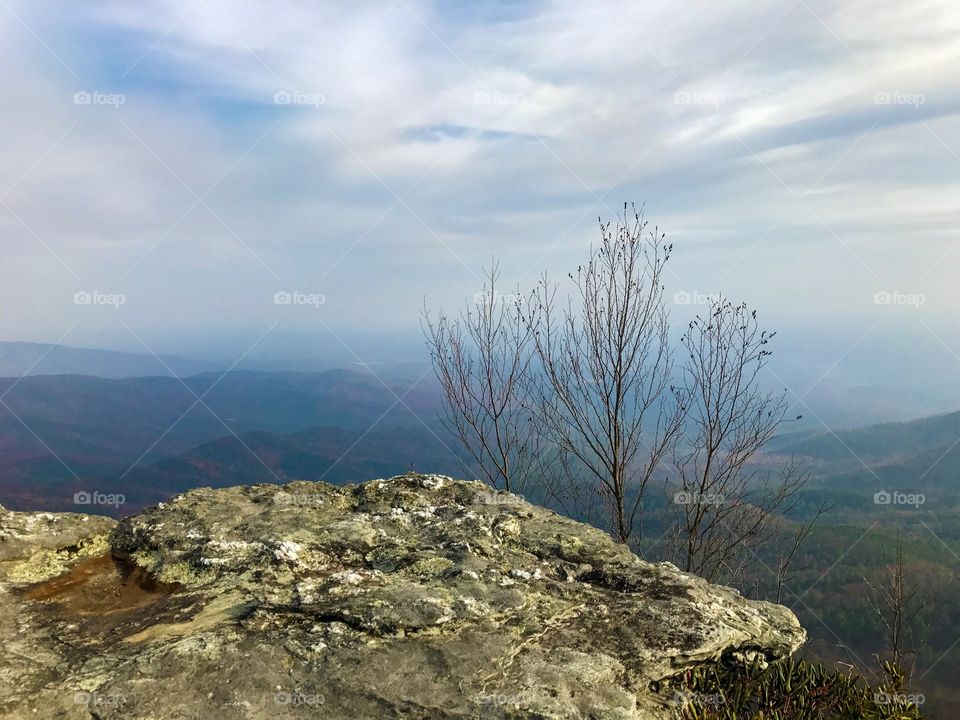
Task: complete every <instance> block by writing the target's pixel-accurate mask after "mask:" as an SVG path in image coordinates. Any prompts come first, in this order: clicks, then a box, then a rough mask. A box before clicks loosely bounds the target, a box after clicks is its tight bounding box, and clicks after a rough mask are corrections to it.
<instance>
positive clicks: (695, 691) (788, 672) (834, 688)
mask: <svg viewBox="0 0 960 720" xmlns="http://www.w3.org/2000/svg"><path fill="white" fill-rule="evenodd" d="M883 670H884V673H885V675H886V679H885V680H884V681H883V682H881V683H878V684H876V685H872V686H871V685H870V684H869V683H868V682H866V681H865V680H864V679H863V678H862V677H860V676H859V675H857V674H850V675H847V674H844V673H842V672H838V671H837V670H831V669H828V668H826V667H824V666H823V665H819V664H812V663H808V662H804V661H802V660H793V659H790V660H785V661H782V662H780V663H776V664H774V665H771V666H770V667H769V668H767V669H766V670H763V669H761V668H760V667H759V666H757V665H754V666H753V667H751V668H748V669H744V668H709V669H704V670H700V671H696V672H690V673H687V674H686V675H685V676H683V677H682V678H681V679H680V682H679V683H678V684H677V685H676V686H674V688H673V691H674V695H673V700H672V703H673V705H674V706H675V707H676V713H675V714H676V717H677V718H682V719H683V720H820V719H822V718H837V719H838V720H923V717H924V716H923V714H922V713H921V712H920V708H919V705H921V704H922V703H923V700H924V698H923V696H922V695H914V694H911V693H909V692H907V691H906V690H905V689H904V687H905V683H904V680H903V674H902V673H901V672H900V671H899V670H898V669H897V668H895V667H894V666H892V665H890V664H884V666H883Z"/></svg>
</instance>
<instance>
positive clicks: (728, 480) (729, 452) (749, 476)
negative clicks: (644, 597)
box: [667, 298, 806, 580]
mask: <svg viewBox="0 0 960 720" xmlns="http://www.w3.org/2000/svg"><path fill="white" fill-rule="evenodd" d="M773 336H774V333H768V332H767V331H765V330H760V329H759V328H758V326H757V321H756V311H752V312H751V311H750V310H749V309H748V308H747V306H746V305H742V304H741V305H734V304H732V303H731V302H729V301H727V300H725V299H722V298H719V299H714V300H711V302H710V306H709V308H708V311H707V312H706V313H704V315H703V316H700V315H698V316H697V317H696V319H694V320H693V321H692V322H690V324H689V325H688V327H687V330H686V331H685V333H684V335H683V338H682V344H683V349H684V351H685V352H686V359H685V362H684V364H683V370H682V377H681V379H680V383H679V385H678V386H677V387H675V388H674V391H675V392H676V393H677V396H678V398H679V402H680V405H681V407H682V408H683V413H684V421H683V424H684V435H683V439H682V440H683V441H682V442H678V443H677V444H676V445H675V446H674V447H673V448H672V466H673V470H674V472H675V476H676V481H677V484H678V492H676V494H675V495H674V498H673V500H674V502H673V504H672V507H673V509H674V516H675V519H674V526H673V529H672V532H671V533H670V536H669V538H668V542H667V548H668V553H669V555H670V556H671V558H672V559H673V560H674V561H675V562H677V564H679V565H680V566H681V567H682V568H683V569H684V570H687V571H688V572H693V573H696V574H698V575H701V576H703V577H706V578H708V579H713V580H715V579H718V578H720V577H721V576H726V577H728V578H730V577H731V576H737V575H739V574H740V573H741V572H742V571H743V570H744V568H745V566H746V564H747V560H746V559H747V557H748V556H747V555H746V554H745V553H743V551H745V550H747V549H749V548H751V547H753V546H755V545H756V544H758V543H760V542H763V540H765V539H766V538H767V537H769V534H770V531H771V530H772V528H773V527H774V526H775V525H774V522H773V521H774V520H775V518H776V515H777V514H782V513H784V512H787V511H788V510H789V509H790V508H791V507H792V505H793V503H794V502H795V496H796V493H797V491H798V490H799V489H800V488H801V487H802V485H803V483H804V482H805V480H806V473H805V471H804V468H803V466H802V465H800V464H797V463H793V462H791V463H788V464H787V465H786V466H784V467H783V468H782V469H781V471H780V473H779V475H778V478H777V479H775V480H773V481H770V479H769V477H768V476H767V474H766V473H763V472H761V471H760V470H758V469H756V468H755V467H753V466H752V465H750V464H749V463H750V461H751V460H753V459H754V458H755V456H756V454H757V452H758V451H759V450H760V448H761V447H762V446H763V445H764V444H765V443H766V442H767V441H768V440H769V439H770V438H771V437H772V436H773V434H774V432H775V431H776V429H777V428H778V427H779V425H780V423H781V422H782V421H783V419H784V415H785V413H786V410H787V404H786V402H785V392H784V393H782V394H775V393H767V392H764V391H763V390H762V389H761V387H760V384H759V382H758V376H759V373H760V371H761V369H762V368H763V366H764V365H765V363H766V358H767V357H768V356H769V355H770V350H769V349H768V347H767V346H768V343H769V342H770V340H771V339H772V338H773Z"/></svg>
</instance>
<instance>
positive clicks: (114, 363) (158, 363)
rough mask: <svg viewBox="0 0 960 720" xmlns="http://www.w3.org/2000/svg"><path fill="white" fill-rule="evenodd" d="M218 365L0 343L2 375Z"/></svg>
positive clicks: (126, 373) (124, 373)
mask: <svg viewBox="0 0 960 720" xmlns="http://www.w3.org/2000/svg"><path fill="white" fill-rule="evenodd" d="M216 369H217V368H216V366H215V365H212V364H210V363H204V362H201V361H198V360H186V359H184V358H180V357H173V356H160V357H159V358H157V357H154V356H153V355H149V354H135V353H125V352H117V351H114V350H92V349H86V348H75V347H68V346H66V345H44V344H41V343H28V342H0V377H21V376H23V375H93V376H97V377H102V378H127V377H148V376H154V375H155V376H166V377H187V376H188V375H196V374H197V373H201V372H208V371H212V370H216Z"/></svg>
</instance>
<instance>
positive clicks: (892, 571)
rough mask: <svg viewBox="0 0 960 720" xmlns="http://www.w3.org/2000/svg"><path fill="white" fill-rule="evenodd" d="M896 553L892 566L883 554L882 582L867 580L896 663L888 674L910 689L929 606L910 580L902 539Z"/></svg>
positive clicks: (893, 663)
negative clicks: (919, 629) (920, 622)
mask: <svg viewBox="0 0 960 720" xmlns="http://www.w3.org/2000/svg"><path fill="white" fill-rule="evenodd" d="M894 553H895V556H894V559H893V561H892V563H888V562H887V554H886V550H884V551H883V555H882V565H883V577H882V579H881V580H880V582H879V583H876V584H874V583H871V582H870V581H869V580H867V579H866V578H864V582H865V583H866V584H867V587H868V588H869V589H870V595H871V597H872V600H873V611H874V612H875V613H876V615H877V617H878V618H879V619H880V622H881V624H882V625H883V629H884V640H885V645H886V650H887V652H888V653H889V656H890V663H891V664H892V667H891V668H889V669H888V671H887V672H888V674H893V675H894V676H895V678H896V677H899V678H902V680H903V683H904V687H905V688H909V687H910V682H911V678H912V676H913V671H914V669H915V667H916V662H917V654H918V653H919V650H920V642H919V640H918V638H917V637H916V636H915V633H914V624H915V622H916V619H917V616H918V615H919V614H920V613H921V612H922V611H923V609H924V607H925V604H926V603H925V601H924V598H923V596H922V595H921V591H920V585H919V584H918V583H915V582H914V583H911V582H910V580H909V579H908V578H907V577H906V573H905V567H904V561H903V543H902V542H901V541H900V538H899V537H898V538H897V543H896V548H895V551H894ZM881 664H882V663H881ZM885 667H888V666H885Z"/></svg>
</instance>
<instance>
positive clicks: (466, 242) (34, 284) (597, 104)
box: [0, 0, 960, 414]
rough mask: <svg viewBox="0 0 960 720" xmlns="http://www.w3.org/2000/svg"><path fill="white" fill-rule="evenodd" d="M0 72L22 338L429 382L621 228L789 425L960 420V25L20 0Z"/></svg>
mask: <svg viewBox="0 0 960 720" xmlns="http://www.w3.org/2000/svg"><path fill="white" fill-rule="evenodd" d="M0 64H2V67H3V68H4V71H3V74H4V79H3V94H2V97H0V132H2V133H3V136H4V140H5V141H4V142H3V143H2V144H0V154H2V162H0V243H2V248H3V257H4V260H5V261H4V262H3V263H2V265H0V304H2V308H3V312H2V315H0V339H6V340H27V341H35V342H61V343H65V344H72V345H80V346H91V347H110V348H118V349H125V350H132V351H150V352H154V351H155V352H162V353H176V354H182V355H187V356H191V355H193V356H201V355H206V356H218V357H221V358H222V359H223V361H224V363H227V362H230V361H231V358H233V359H237V358H239V357H241V356H242V355H244V354H245V353H254V354H255V353H258V352H268V350H267V349H268V348H273V351H274V352H275V353H277V354H282V353H283V352H286V351H289V349H290V348H291V347H300V348H301V349H304V348H307V349H310V348H314V347H323V348H329V347H331V346H332V347H337V348H339V350H340V351H341V352H342V353H345V354H346V355H347V356H349V355H354V356H356V355H361V354H365V353H367V352H368V350H367V348H369V347H378V348H379V352H380V354H381V356H383V355H387V356H391V357H396V358H398V359H404V358H406V357H408V356H414V355H416V353H417V350H416V348H417V347H419V345H418V343H419V322H418V316H419V312H420V310H421V308H422V307H423V305H424V302H425V301H426V302H427V304H429V305H430V306H432V307H437V306H441V305H443V306H451V305H457V304H460V303H462V302H463V301H464V300H465V299H468V298H470V297H472V296H473V294H474V293H475V292H477V291H478V290H479V289H480V287H481V277H482V268H483V266H484V264H486V263H489V261H490V259H491V258H492V257H497V258H498V259H499V260H500V262H501V265H502V269H503V275H504V282H505V283H506V284H510V285H512V284H514V283H516V284H518V285H520V286H521V287H528V286H530V285H531V284H532V283H534V282H535V281H536V279H537V277H538V276H539V274H540V273H541V272H544V271H547V272H549V273H551V274H552V275H554V276H559V277H562V276H564V275H565V273H566V272H567V271H569V270H571V269H573V268H575V267H576V265H577V264H578V263H579V262H580V261H581V260H582V259H583V257H584V255H585V253H586V252H587V251H588V248H589V246H590V243H591V242H592V241H596V239H597V237H598V232H597V222H598V218H602V219H609V218H612V217H614V216H615V215H616V214H617V213H618V212H621V211H622V209H623V204H624V203H625V202H630V203H636V204H638V205H642V206H643V207H644V208H645V213H646V215H647V217H648V218H649V220H650V222H651V223H652V224H655V225H657V226H658V227H659V228H660V229H661V230H662V231H664V232H666V233H667V237H668V239H670V240H671V241H673V243H674V256H673V259H672V260H671V268H670V271H669V273H668V298H669V299H670V300H671V304H672V305H673V307H674V310H675V312H676V315H677V317H678V318H681V319H682V318H683V317H685V316H688V315H689V314H690V313H691V312H693V311H695V310H696V309H697V308H698V307H701V303H702V302H703V301H704V299H705V298H707V297H708V296H710V295H713V294H724V295H726V296H728V297H730V298H732V299H735V300H738V301H739V300H744V301H746V302H748V303H749V304H751V305H753V306H755V307H757V308H759V309H760V311H761V315H760V316H761V318H763V319H764V320H765V321H769V323H770V325H772V326H774V327H776V328H778V329H779V330H780V331H781V335H780V338H779V340H780V341H781V342H782V343H783V345H782V347H783V348H784V349H785V352H783V353H781V355H780V356H779V359H780V364H779V365H777V366H776V367H777V368H778V372H779V373H780V374H781V375H782V376H783V377H782V378H780V377H778V378H776V379H777V380H779V379H783V381H784V383H785V384H791V386H797V387H798V388H799V389H796V390H794V389H793V387H791V390H792V391H793V392H794V395H795V396H796V397H797V398H801V397H802V395H803V389H802V388H805V387H807V385H810V383H813V384H814V385H815V386H816V387H817V389H818V391H819V392H821V394H822V393H827V394H829V393H831V392H834V390H830V388H834V389H835V391H836V392H841V393H842V392H851V391H853V390H856V389H857V387H859V385H858V383H859V384H863V383H866V384H867V385H871V386H873V385H877V384H878V383H879V384H880V385H882V384H883V383H884V382H886V385H884V387H885V388H887V390H884V392H889V393H891V397H893V396H896V398H901V397H902V398H903V400H902V403H905V404H906V405H910V403H911V402H913V404H914V405H917V407H910V408H909V409H904V410H903V412H904V413H906V414H911V413H919V412H921V411H926V410H930V409H931V408H933V409H936V408H937V407H939V406H943V408H942V409H947V407H948V406H949V405H950V404H952V403H953V404H956V405H957V406H960V396H958V395H957V394H956V392H954V391H953V390H950V391H944V390H943V389H942V386H943V385H944V384H945V383H949V382H950V380H951V379H952V378H955V377H956V373H957V370H958V369H960V332H958V330H957V327H956V322H955V318H956V316H957V313H958V311H960V298H958V293H957V282H956V279H957V278H958V270H960V234H958V225H960V204H958V203H957V198H958V193H957V190H958V184H960V139H958V138H960V121H958V111H960V86H958V85H957V84H956V78H957V76H958V71H960V5H958V4H957V3H954V2H947V1H943V2H929V1H925V0H919V1H917V2H912V3H904V2H902V0H869V1H867V0H863V1H861V0H840V1H837V0H830V1H829V2H820V1H816V0H798V1H797V2H792V1H789V0H788V1H786V2H780V1H774V2H746V1H745V2H737V3H689V2H680V3H678V2H659V1H658V2H635V1H634V2H616V1H612V2H604V3H583V2H579V3H574V2H535V1H534V2H512V1H509V0H502V1H499V2H486V3H467V2H452V1H436V2H426V1H420V0H395V1H393V2H391V1H389V0H384V1H382V2H369V3H368V2H362V1H361V2H357V1H356V0H354V1H352V2H338V1H336V0H325V2H323V3H302V2H300V3H298V2H287V1H284V0H279V1H276V2H271V3H265V2H259V3H242V4H239V3H230V2H216V1H214V0H192V1H186V0H169V1H156V0H143V1H142V2H138V3H135V4H134V3H127V2H111V1H109V0H99V1H98V0H91V1H90V2H83V3H77V2H62V1H55V0H51V1H48V2H43V3H37V2H28V1H26V0H0ZM378 339H379V344H378ZM908 374H909V375H914V376H916V375H918V374H920V375H922V376H923V377H922V378H920V379H919V380H918V382H919V381H920V380H922V381H923V382H924V383H926V384H925V385H924V386H923V389H922V393H921V390H920V389H919V386H918V387H916V388H913V386H909V387H908V386H907V385H904V384H903V383H902V382H900V380H902V376H904V375H908ZM898 382H900V384H899V385H898V384H897V383H898ZM953 384H954V385H957V383H953ZM877 387H879V385H877ZM911 388H912V389H911ZM828 391H829V392H828ZM957 392H960V389H958V390H957ZM896 393H900V395H896ZM923 393H925V394H924V395H923V397H925V398H926V397H928V396H929V402H927V400H924V401H923V402H922V403H921V402H919V399H918V398H919V397H920V394H923ZM890 402H892V403H893V404H894V405H897V404H898V403H901V400H899V399H894V400H891V401H890ZM938 403H939V405H938ZM906 405H904V407H906ZM920 405H922V407H920Z"/></svg>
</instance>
